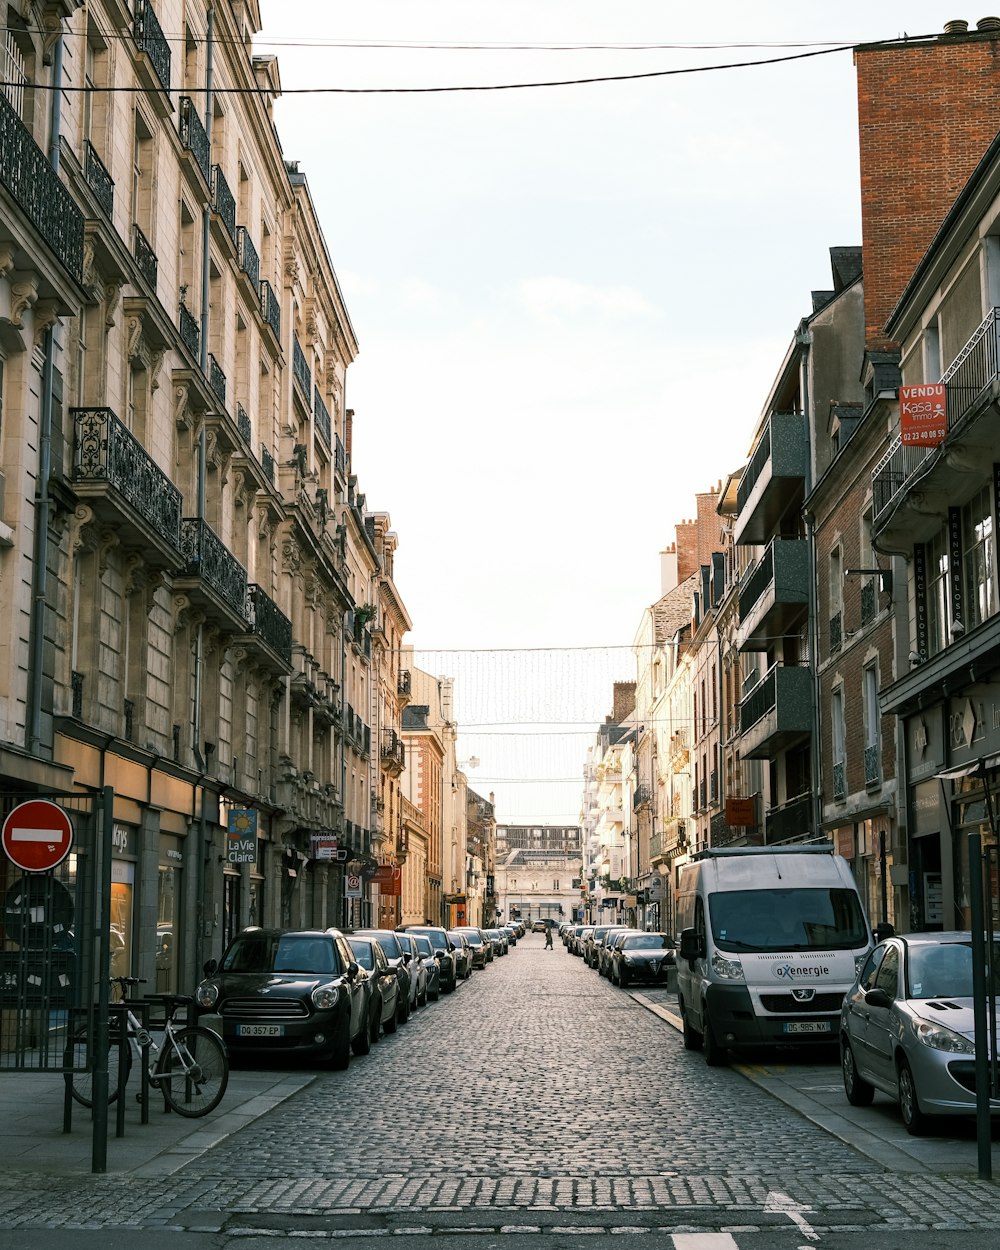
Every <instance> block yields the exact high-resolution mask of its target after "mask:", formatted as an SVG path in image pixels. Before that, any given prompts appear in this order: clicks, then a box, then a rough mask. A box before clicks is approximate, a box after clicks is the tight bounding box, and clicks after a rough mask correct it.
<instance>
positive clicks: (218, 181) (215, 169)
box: [212, 165, 236, 243]
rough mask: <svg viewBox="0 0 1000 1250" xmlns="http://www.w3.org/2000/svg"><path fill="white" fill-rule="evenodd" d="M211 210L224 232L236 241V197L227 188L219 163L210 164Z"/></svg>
mask: <svg viewBox="0 0 1000 1250" xmlns="http://www.w3.org/2000/svg"><path fill="white" fill-rule="evenodd" d="M212 211H213V212H214V213H215V214H216V216H217V217H218V218H219V220H220V221H221V222H222V224H223V225H224V226H225V227H226V233H227V234H228V235H229V237H230V238H231V239H232V241H233V242H234V243H235V242H236V198H235V196H234V195H233V193H232V191H231V190H230V189H229V183H228V182H227V181H226V175H225V174H224V173H223V172H222V166H221V165H213V166H212Z"/></svg>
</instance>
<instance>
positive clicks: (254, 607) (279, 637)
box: [244, 582, 292, 664]
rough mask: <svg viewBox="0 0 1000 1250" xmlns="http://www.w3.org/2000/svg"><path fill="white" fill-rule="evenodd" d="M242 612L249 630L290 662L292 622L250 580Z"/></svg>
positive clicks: (268, 596)
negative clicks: (247, 622) (248, 624)
mask: <svg viewBox="0 0 1000 1250" xmlns="http://www.w3.org/2000/svg"><path fill="white" fill-rule="evenodd" d="M244 614H245V616H246V618H247V620H248V621H249V623H250V631H251V633H253V634H256V635H257V636H258V637H259V638H260V639H261V640H262V641H263V642H266V643H267V645H268V646H269V647H270V648H271V650H272V651H274V652H275V653H276V654H277V655H279V656H280V657H281V658H282V659H283V660H284V661H285V662H286V663H287V664H291V662H292V622H291V621H290V620H289V619H288V617H287V616H286V615H285V614H284V612H282V611H281V609H280V608H279V607H278V605H277V604H276V603H275V602H274V600H273V599H272V598H271V597H270V595H267V594H265V593H264V591H263V590H262V589H261V588H260V586H257V585H256V584H255V583H253V582H251V583H250V585H249V586H247V598H246V607H245V609H244Z"/></svg>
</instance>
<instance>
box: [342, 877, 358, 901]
mask: <svg viewBox="0 0 1000 1250" xmlns="http://www.w3.org/2000/svg"><path fill="white" fill-rule="evenodd" d="M360 897H361V877H360V876H358V874H356V873H353V872H349V873H347V874H346V875H345V876H344V898H360Z"/></svg>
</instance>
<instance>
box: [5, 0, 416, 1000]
mask: <svg viewBox="0 0 1000 1250" xmlns="http://www.w3.org/2000/svg"><path fill="white" fill-rule="evenodd" d="M52 17H54V18H55V19H56V21H57V25H55V26H53V25H51V24H50V22H49V19H50V18H52ZM259 25H260V16H259V11H258V5H257V4H256V3H255V0H241V2H240V3H234V4H230V5H210V4H207V3H201V2H199V0H188V2H186V3H183V4H182V3H181V2H180V0H134V2H133V3H132V4H131V5H125V4H123V3H121V2H120V0H91V2H88V3H87V4H81V3H76V2H74V0H62V2H61V3H58V4H55V5H52V4H40V3H28V4H23V5H20V6H17V7H14V6H6V5H5V6H4V7H3V10H2V15H0V27H2V36H3V39H4V46H5V52H6V64H7V67H8V72H7V73H6V74H5V81H7V83H8V85H7V86H6V87H5V88H4V89H3V91H2V92H0V128H2V135H3V142H2V143H0V405H2V408H0V411H2V425H0V483H2V486H0V579H2V581H3V583H4V584H5V586H6V587H7V592H6V593H5V594H4V595H3V596H2V597H0V636H2V638H3V643H2V644H0V739H2V747H0V788H2V791H3V793H4V803H5V806H9V805H10V804H11V803H13V802H15V801H16V800H17V799H18V798H19V797H22V796H24V795H26V794H27V795H49V796H53V797H58V798H62V799H63V800H64V801H65V802H66V803H67V804H74V803H76V804H77V807H78V808H79V811H80V816H79V820H80V829H79V836H80V845H79V847H78V849H79V850H81V851H84V850H88V849H94V848H95V846H96V841H95V839H96V836H97V831H98V827H99V823H100V822H99V818H98V816H97V815H96V814H95V813H96V808H94V807H93V805H92V809H91V810H89V811H85V810H84V809H85V807H86V803H85V802H84V799H86V801H87V802H90V799H89V798H87V796H94V795H95V794H100V793H103V792H104V788H105V787H109V788H110V793H111V794H112V796H113V800H112V809H111V811H110V815H109V819H108V821H107V822H105V823H110V824H111V825H112V826H113V828H112V834H113V836H112V837H111V839H110V846H111V862H110V863H105V864H103V866H102V871H103V872H104V873H105V874H106V877H105V881H106V883H108V885H109V887H110V891H111V925H112V929H113V932H114V939H113V942H114V945H115V947H116V952H117V953H116V962H115V967H116V968H117V969H118V970H120V971H127V972H132V973H134V974H137V975H139V976H141V977H144V978H146V979H147V980H148V981H150V983H153V982H154V981H155V982H156V983H157V984H158V986H159V988H161V989H165V990H172V989H177V988H179V987H183V986H190V985H191V984H192V983H193V981H194V980H195V979H196V978H197V976H198V975H199V974H200V969H201V966H202V963H203V962H204V960H205V959H206V958H208V957H209V956H211V955H218V954H219V953H220V951H221V949H222V946H223V945H224V943H225V942H226V940H227V939H228V938H229V937H230V936H231V935H232V934H233V933H234V932H236V931H237V930H238V929H239V928H240V927H241V926H242V925H245V924H247V923H250V922H253V923H282V924H307V923H310V924H334V923H341V922H343V920H344V919H345V916H346V912H345V907H344V901H345V900H344V894H345V883H344V861H345V859H346V861H347V862H348V863H351V864H353V865H354V866H355V867H357V868H358V869H359V870H360V869H361V868H363V867H365V866H366V865H368V864H369V863H370V862H371V861H372V860H373V859H374V854H373V852H374V851H375V850H376V849H379V847H376V846H375V845H374V844H373V841H372V835H371V830H372V811H373V807H372V793H373V789H377V788H378V787H377V782H378V780H379V774H378V769H377V766H375V767H373V763H372V755H373V746H372V723H373V717H374V716H375V715H376V712H377V710H378V708H379V707H380V700H379V698H378V697H377V689H378V687H377V682H376V680H375V679H374V678H373V673H372V638H373V629H374V628H375V627H377V626H378V625H379V620H380V618H379V616H378V608H379V605H380V601H381V599H382V598H384V590H383V588H382V582H381V580H380V579H381V577H382V573H383V559H384V555H385V551H384V550H383V551H382V552H380V551H379V549H378V547H377V546H376V543H375V541H374V538H373V535H372V533H371V532H370V528H369V518H368V516H367V514H366V510H365V501H364V496H363V494H361V493H360V491H359V489H358V483H357V479H356V477H354V475H353V474H352V472H351V464H350V442H351V426H350V423H351V416H350V414H349V413H348V412H347V411H346V410H345V408H344V402H343V401H344V379H345V374H346V371H347V368H348V366H349V365H350V363H351V361H352V360H353V359H354V356H355V354H356V352H357V343H356V339H355V335H354V330H353V327H352V325H351V322H350V318H349V315H348V312H347V309H346V306H345V303H344V299H343V295H342V292H341V290H340V287H339V284H338V281H337V277H336V273H335V271H334V268H333V265H332V263H331V261H330V258H329V255H328V253H327V249H326V245H325V241H324V239H323V233H322V229H321V226H320V223H319V219H318V214H317V212H316V208H315V205H314V204H313V202H312V198H311V196H310V193H309V187H308V183H307V181H306V177H305V174H304V173H303V171H301V170H300V169H299V168H298V166H297V164H296V163H295V162H290V161H289V162H286V161H285V160H284V159H283V157H282V153H281V148H280V144H279V142H278V139H277V135H276V132H275V128H274V122H273V105H274V101H275V99H276V98H277V97H278V95H279V94H280V79H279V75H278V68H277V63H276V61H275V59H274V58H271V57H255V56H253V54H252V47H251V40H252V36H253V34H254V33H255V31H256V30H257V29H258V28H259ZM165 31H170V32H176V33H181V34H182V35H183V38H182V39H179V40H178V39H168V38H167V36H166V35H165V34H164V32H165ZM64 88H65V90H64ZM383 619H384V618H383ZM392 628H393V630H394V631H395V634H394V642H393V646H394V647H395V645H396V642H397V641H398V636H401V635H402V633H403V632H404V631H405V629H406V628H408V621H407V619H406V617H405V611H397V612H396V617H395V620H394V622H393V625H392ZM381 706H383V707H384V705H381ZM375 753H376V757H377V754H378V743H377V741H376V746H375ZM78 799H79V801H78ZM93 862H95V859H94V857H90V858H88V857H87V856H86V855H77V854H76V853H74V854H73V855H70V856H69V857H68V858H67V859H66V861H65V863H64V864H63V865H62V866H61V867H60V868H59V870H58V872H59V874H60V879H61V881H62V882H63V884H64V885H65V887H66V889H67V891H68V892H69V894H70V896H73V893H74V891H75V890H76V886H77V874H78V873H81V874H82V873H83V872H84V870H85V869H86V870H88V871H89V864H91V863H93ZM13 872H14V870H13V868H12V866H11V865H10V864H8V863H7V862H6V861H4V862H3V863H2V864H0V889H5V888H6V887H7V886H8V885H9V883H10V879H11V876H12V873H13ZM91 885H92V886H94V883H91ZM95 888H99V889H100V890H104V888H105V885H104V884H102V883H96V887H95ZM354 903H356V905H354ZM354 903H352V907H353V913H352V914H353V915H354V917H355V918H358V919H363V920H369V919H371V918H372V917H371V902H370V895H369V893H368V889H367V887H366V888H365V889H364V890H363V891H362V897H361V898H360V899H358V900H355V901H354ZM167 948H168V949H169V958H168V957H166V956H165V954H164V951H165V949H167Z"/></svg>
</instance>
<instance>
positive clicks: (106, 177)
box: [83, 139, 115, 217]
mask: <svg viewBox="0 0 1000 1250" xmlns="http://www.w3.org/2000/svg"><path fill="white" fill-rule="evenodd" d="M84 152H85V159H84V167H83V174H84V177H85V178H86V179H87V185H88V186H89V187H90V189H91V191H93V193H94V198H95V199H96V200H97V202H98V204H100V206H101V208H103V209H104V211H105V213H106V214H107V215H108V216H109V217H110V216H111V215H112V214H113V213H114V211H115V184H114V181H113V180H112V177H111V175H110V174H109V173H108V171H107V168H106V167H105V164H104V162H103V161H102V160H101V158H100V157H99V156H98V155H97V149H96V148H95V147H94V145H93V144H92V143H91V142H90V141H89V139H88V140H87V142H86V143H85V145H84Z"/></svg>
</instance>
